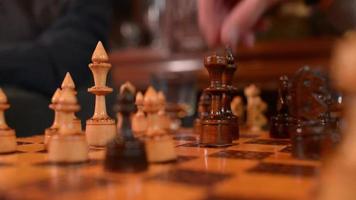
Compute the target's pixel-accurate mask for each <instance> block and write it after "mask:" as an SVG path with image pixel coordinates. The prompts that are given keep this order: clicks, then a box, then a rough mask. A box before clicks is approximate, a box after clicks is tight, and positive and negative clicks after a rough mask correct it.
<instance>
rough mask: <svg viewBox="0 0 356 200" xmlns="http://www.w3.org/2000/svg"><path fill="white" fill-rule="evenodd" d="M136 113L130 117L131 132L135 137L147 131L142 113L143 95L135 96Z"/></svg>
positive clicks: (139, 93)
mask: <svg viewBox="0 0 356 200" xmlns="http://www.w3.org/2000/svg"><path fill="white" fill-rule="evenodd" d="M135 103H136V106H137V112H136V113H135V114H134V115H133V116H132V131H133V133H134V134H135V135H137V136H140V135H144V134H145V132H146V130H147V119H146V116H145V113H144V112H143V94H142V93H141V92H138V93H137V94H136V102H135Z"/></svg>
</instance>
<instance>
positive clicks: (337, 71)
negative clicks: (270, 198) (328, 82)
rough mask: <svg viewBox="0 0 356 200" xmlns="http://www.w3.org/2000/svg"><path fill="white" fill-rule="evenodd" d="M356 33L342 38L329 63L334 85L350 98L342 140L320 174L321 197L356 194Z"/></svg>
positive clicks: (345, 110) (342, 197)
mask: <svg viewBox="0 0 356 200" xmlns="http://www.w3.org/2000/svg"><path fill="white" fill-rule="evenodd" d="M355 53H356V33H355V32H348V33H347V34H346V35H345V36H344V38H343V39H341V40H339V41H338V42H337V44H336V48H335V50H334V55H333V56H332V59H331V64H330V75H331V77H332V80H333V85H334V87H335V88H337V89H338V90H339V91H341V92H342V93H343V94H344V95H345V96H346V97H347V98H345V101H344V120H345V123H344V125H345V127H344V128H343V129H342V131H343V141H342V143H341V145H340V146H339V148H338V149H337V151H336V152H335V155H334V156H333V158H332V160H329V162H328V163H327V165H326V166H324V168H323V171H322V174H321V182H320V188H318V191H319V193H318V195H319V196H318V199H322V200H332V199H353V198H355V185H356V180H355V178H354V176H355V168H356V157H355V156H354V152H356V149H355V141H356V135H355V131H356V88H355V84H356V79H355V74H356V68H355V65H356V57H355Z"/></svg>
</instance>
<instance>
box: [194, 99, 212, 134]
mask: <svg viewBox="0 0 356 200" xmlns="http://www.w3.org/2000/svg"><path fill="white" fill-rule="evenodd" d="M210 104H211V98H210V95H208V94H207V93H204V92H203V93H202V94H201V96H200V98H199V103H198V118H197V119H195V122H194V133H195V134H196V135H200V134H201V131H202V125H201V122H202V120H204V119H205V118H207V117H208V116H209V112H210Z"/></svg>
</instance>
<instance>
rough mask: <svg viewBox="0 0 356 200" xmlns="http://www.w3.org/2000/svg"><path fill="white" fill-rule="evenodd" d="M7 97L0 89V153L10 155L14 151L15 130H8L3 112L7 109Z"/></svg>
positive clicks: (8, 106)
mask: <svg viewBox="0 0 356 200" xmlns="http://www.w3.org/2000/svg"><path fill="white" fill-rule="evenodd" d="M9 108H10V105H9V104H8V103H7V96H6V95H5V93H4V91H3V90H2V89H1V88H0V153H12V152H15V151H16V147H17V143H16V134H15V130H14V129H11V128H9V126H8V125H7V123H6V120H5V110H7V109H9Z"/></svg>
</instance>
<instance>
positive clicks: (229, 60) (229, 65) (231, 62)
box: [221, 48, 240, 140]
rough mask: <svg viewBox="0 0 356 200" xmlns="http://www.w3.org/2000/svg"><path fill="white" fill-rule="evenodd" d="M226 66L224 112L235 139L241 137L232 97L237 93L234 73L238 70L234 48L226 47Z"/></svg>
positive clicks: (223, 77) (224, 73)
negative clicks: (232, 105) (232, 106)
mask: <svg viewBox="0 0 356 200" xmlns="http://www.w3.org/2000/svg"><path fill="white" fill-rule="evenodd" d="M225 57H226V68H225V70H224V72H223V75H222V84H223V87H225V88H226V89H227V91H226V92H225V93H224V94H223V96H222V110H221V111H222V113H223V115H225V117H226V119H228V120H230V126H231V131H233V139H234V140H237V139H239V135H240V133H239V120H238V117H237V116H236V115H234V113H233V112H232V110H231V101H232V97H233V96H234V95H235V94H236V93H237V88H235V87H234V86H233V85H232V83H233V78H234V73H235V71H236V70H237V66H236V63H235V59H234V57H233V56H232V50H231V49H230V48H226V49H225Z"/></svg>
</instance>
